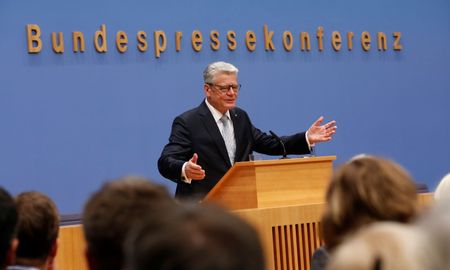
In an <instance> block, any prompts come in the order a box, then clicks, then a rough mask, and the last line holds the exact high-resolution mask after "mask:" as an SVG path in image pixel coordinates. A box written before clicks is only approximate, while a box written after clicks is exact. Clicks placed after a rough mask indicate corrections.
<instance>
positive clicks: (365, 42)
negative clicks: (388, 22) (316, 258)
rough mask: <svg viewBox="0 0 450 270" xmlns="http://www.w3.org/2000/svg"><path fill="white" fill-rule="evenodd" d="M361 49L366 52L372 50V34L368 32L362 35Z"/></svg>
mask: <svg viewBox="0 0 450 270" xmlns="http://www.w3.org/2000/svg"><path fill="white" fill-rule="evenodd" d="M361 47H362V49H363V50H364V51H366V52H367V51H369V50H370V34H369V32H367V31H364V32H362V33H361Z"/></svg>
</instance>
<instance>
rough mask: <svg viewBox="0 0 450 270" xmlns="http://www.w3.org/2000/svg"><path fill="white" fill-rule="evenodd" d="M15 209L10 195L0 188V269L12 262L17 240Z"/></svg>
mask: <svg viewBox="0 0 450 270" xmlns="http://www.w3.org/2000/svg"><path fill="white" fill-rule="evenodd" d="M16 226H17V209H16V205H15V203H14V200H13V198H12V197H11V195H10V194H9V193H8V192H7V191H6V190H5V189H3V188H2V187H0V269H6V266H8V265H9V264H11V263H12V261H13V260H14V254H15V249H16V247H17V239H16V238H15V237H16V236H15V234H16Z"/></svg>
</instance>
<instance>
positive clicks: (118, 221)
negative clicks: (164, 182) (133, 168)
mask: <svg viewBox="0 0 450 270" xmlns="http://www.w3.org/2000/svg"><path fill="white" fill-rule="evenodd" d="M174 206H175V201H174V200H173V198H172V197H171V196H170V194H169V193H168V191H167V189H166V188H165V187H164V186H161V185H156V184H154V183H152V182H150V181H148V180H147V179H144V178H141V177H125V178H121V179H118V180H116V181H111V182H107V183H105V184H104V185H103V186H102V187H101V188H100V190H98V191H97V192H95V193H94V194H93V195H92V196H91V197H90V198H89V200H88V201H87V203H86V205H85V207H84V211H83V230H84V235H85V238H86V242H87V251H86V257H87V262H88V266H89V269H90V270H121V269H122V265H123V249H122V245H123V241H124V239H125V235H126V234H127V232H128V230H129V229H130V228H131V227H132V226H133V224H134V223H135V222H136V221H138V220H140V219H141V218H144V217H147V218H155V219H158V218H159V217H158V216H157V215H156V213H157V212H158V211H163V212H164V211H166V209H171V208H172V207H174Z"/></svg>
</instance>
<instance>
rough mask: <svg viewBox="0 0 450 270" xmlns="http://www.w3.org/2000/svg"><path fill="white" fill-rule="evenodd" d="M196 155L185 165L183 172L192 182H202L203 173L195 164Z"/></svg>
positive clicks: (200, 167)
mask: <svg viewBox="0 0 450 270" xmlns="http://www.w3.org/2000/svg"><path fill="white" fill-rule="evenodd" d="M197 159H198V155H197V154H194V155H193V156H192V158H191V159H190V160H189V161H188V163H187V164H186V167H185V169H184V172H185V174H186V177H187V178H189V179H192V180H203V179H204V178H205V171H204V170H203V169H202V166H200V165H198V164H197Z"/></svg>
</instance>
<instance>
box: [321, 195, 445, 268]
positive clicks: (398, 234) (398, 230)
mask: <svg viewBox="0 0 450 270" xmlns="http://www.w3.org/2000/svg"><path fill="white" fill-rule="evenodd" d="M449 254H450V198H445V199H444V200H441V201H439V202H438V203H437V204H436V205H434V206H433V207H430V208H427V211H426V212H425V213H423V214H422V215H420V216H419V217H418V219H417V220H416V221H415V222H414V223H410V224H400V223H393V222H379V223H375V224H374V225H372V226H368V227H366V228H365V229H362V230H360V231H359V232H357V233H356V234H355V235H354V236H353V237H351V238H349V239H348V240H347V241H345V242H344V243H343V244H341V245H340V246H339V247H337V248H336V250H335V252H333V254H332V257H331V260H330V262H329V265H328V266H329V268H327V269H328V270H341V269H342V270H344V269H345V270H373V269H379V270H397V269H408V270H422V269H427V270H447V269H450V256H449Z"/></svg>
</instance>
